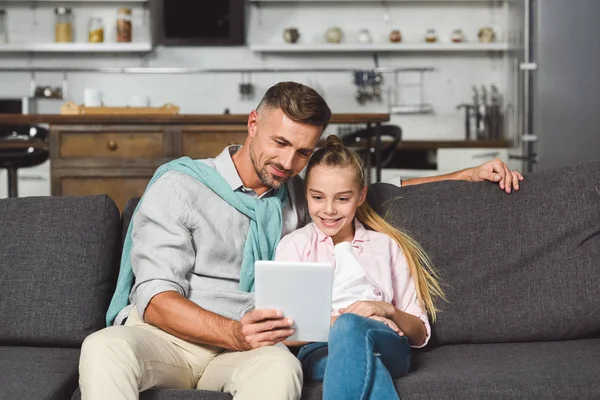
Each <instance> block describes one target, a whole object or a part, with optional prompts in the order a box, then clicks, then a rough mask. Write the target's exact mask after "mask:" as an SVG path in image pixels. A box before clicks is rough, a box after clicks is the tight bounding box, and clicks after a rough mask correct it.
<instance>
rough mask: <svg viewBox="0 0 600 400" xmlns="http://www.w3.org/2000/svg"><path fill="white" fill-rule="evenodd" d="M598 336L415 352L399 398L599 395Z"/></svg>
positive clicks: (439, 399) (401, 382)
mask: <svg viewBox="0 0 600 400" xmlns="http://www.w3.org/2000/svg"><path fill="white" fill-rule="evenodd" d="M598 354H600V339H588V340H569V341H561V342H537V343H502V344H463V345H448V346H441V347H438V348H435V349H433V350H431V351H423V352H415V354H414V356H413V364H414V365H413V366H414V372H411V373H409V374H408V375H406V376H405V377H403V378H400V379H398V380H396V388H397V389H398V392H399V393H400V397H401V398H402V400H420V399H423V400H425V399H427V400H429V399H436V400H444V399H448V400H450V399H452V400H454V399H474V400H477V399H481V400H484V399H485V400H489V399H503V400H504V399H515V400H517V399H598V398H600V385H598V371H600V357H598Z"/></svg>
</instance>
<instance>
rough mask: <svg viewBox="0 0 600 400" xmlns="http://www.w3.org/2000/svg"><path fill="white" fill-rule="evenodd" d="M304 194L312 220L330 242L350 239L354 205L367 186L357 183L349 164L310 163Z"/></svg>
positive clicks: (352, 227) (352, 234)
mask: <svg viewBox="0 0 600 400" xmlns="http://www.w3.org/2000/svg"><path fill="white" fill-rule="evenodd" d="M306 196H307V200H308V213H309V214H310V216H311V218H312V220H313V222H314V223H315V224H317V226H318V227H319V229H321V231H323V233H324V234H325V235H327V236H331V238H332V239H333V243H334V244H337V243H340V242H350V241H352V239H353V238H354V224H353V221H354V216H355V215H356V209H357V208H358V206H359V205H361V204H362V203H363V201H365V198H366V196H367V188H366V187H362V188H361V187H360V185H359V183H358V182H357V179H356V175H355V173H354V170H353V169H352V167H350V166H348V167H343V168H337V167H328V166H324V165H318V166H316V167H313V168H312V169H311V171H310V174H309V176H308V182H307V183H306Z"/></svg>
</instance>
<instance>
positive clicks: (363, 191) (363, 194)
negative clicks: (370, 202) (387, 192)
mask: <svg viewBox="0 0 600 400" xmlns="http://www.w3.org/2000/svg"><path fill="white" fill-rule="evenodd" d="M368 190H369V188H368V187H366V186H365V187H363V188H362V189H361V191H360V200H359V201H358V205H359V206H360V205H362V203H364V202H365V200H366V199H367V191H368Z"/></svg>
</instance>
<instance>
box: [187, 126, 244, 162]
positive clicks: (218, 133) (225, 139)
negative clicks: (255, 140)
mask: <svg viewBox="0 0 600 400" xmlns="http://www.w3.org/2000/svg"><path fill="white" fill-rule="evenodd" d="M242 128H245V127H236V126H233V127H226V126H225V127H223V126H218V127H201V129H186V130H183V131H182V133H181V151H182V154H183V155H185V156H188V157H191V158H207V157H214V156H215V155H217V154H219V153H220V152H221V151H223V149H224V148H225V147H226V146H230V145H233V144H244V141H245V140H246V137H247V136H248V131H247V130H242Z"/></svg>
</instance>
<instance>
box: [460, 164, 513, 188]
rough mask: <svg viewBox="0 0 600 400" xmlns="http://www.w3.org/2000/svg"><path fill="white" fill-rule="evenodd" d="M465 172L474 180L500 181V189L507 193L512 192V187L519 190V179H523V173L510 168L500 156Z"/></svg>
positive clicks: (469, 178) (468, 177) (467, 176)
mask: <svg viewBox="0 0 600 400" xmlns="http://www.w3.org/2000/svg"><path fill="white" fill-rule="evenodd" d="M464 172H465V174H466V178H467V179H468V180H470V181H473V182H483V181H490V182H498V185H499V186H500V189H501V190H504V191H505V192H506V193H510V192H511V190H512V189H514V190H519V181H522V180H523V175H521V174H520V173H519V172H517V171H511V170H510V169H508V166H507V165H506V163H504V162H503V161H502V160H500V159H499V158H496V159H495V160H492V161H488V162H486V163H485V164H482V165H480V166H478V167H473V168H467V169H465V170H464Z"/></svg>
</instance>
